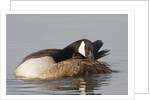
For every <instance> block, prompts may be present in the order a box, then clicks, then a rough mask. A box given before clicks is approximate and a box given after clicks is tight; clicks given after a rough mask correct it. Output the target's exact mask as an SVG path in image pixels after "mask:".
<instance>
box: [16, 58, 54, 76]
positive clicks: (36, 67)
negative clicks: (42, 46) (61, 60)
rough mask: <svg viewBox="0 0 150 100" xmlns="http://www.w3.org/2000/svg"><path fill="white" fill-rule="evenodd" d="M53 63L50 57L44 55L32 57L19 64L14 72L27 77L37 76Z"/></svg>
mask: <svg viewBox="0 0 150 100" xmlns="http://www.w3.org/2000/svg"><path fill="white" fill-rule="evenodd" d="M54 65H55V61H54V59H53V58H52V57H49V56H45V57H40V58H32V59H29V60H27V61H25V62H23V63H22V64H21V65H19V66H18V67H17V68H16V70H15V72H14V74H15V75H16V76H24V77H29V78H39V77H41V75H42V74H43V73H44V72H46V71H47V70H49V69H50V68H51V67H53V66H54Z"/></svg>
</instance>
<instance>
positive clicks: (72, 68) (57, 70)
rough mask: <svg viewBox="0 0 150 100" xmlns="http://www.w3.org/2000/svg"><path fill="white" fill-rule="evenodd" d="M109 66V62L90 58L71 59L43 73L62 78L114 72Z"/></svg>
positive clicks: (50, 76) (46, 75) (47, 75)
mask: <svg viewBox="0 0 150 100" xmlns="http://www.w3.org/2000/svg"><path fill="white" fill-rule="evenodd" d="M108 67H109V65H108V64H107V63H104V62H98V61H94V60H90V59H69V60H66V61H62V62H59V63H57V64H56V65H55V66H53V67H52V68H51V69H49V70H48V71H47V72H46V73H43V74H44V75H43V76H45V77H49V78H61V77H68V76H69V77H72V76H79V75H89V74H94V73H110V72H112V70H110V69H109V68H108Z"/></svg>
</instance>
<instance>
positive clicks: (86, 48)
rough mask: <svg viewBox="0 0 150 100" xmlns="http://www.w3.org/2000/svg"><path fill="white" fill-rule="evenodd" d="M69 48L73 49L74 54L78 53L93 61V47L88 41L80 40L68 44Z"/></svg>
mask: <svg viewBox="0 0 150 100" xmlns="http://www.w3.org/2000/svg"><path fill="white" fill-rule="evenodd" d="M69 46H71V47H73V48H74V52H77V53H80V54H81V55H83V56H84V57H85V58H88V59H94V56H93V51H94V46H93V44H92V42H91V41H90V40H87V39H81V40H78V41H76V42H74V43H72V44H70V45H69Z"/></svg>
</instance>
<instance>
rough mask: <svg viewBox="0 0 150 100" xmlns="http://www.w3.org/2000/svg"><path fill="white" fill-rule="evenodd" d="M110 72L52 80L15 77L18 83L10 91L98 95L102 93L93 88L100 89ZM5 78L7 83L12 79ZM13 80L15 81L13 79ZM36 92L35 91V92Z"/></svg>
mask: <svg viewBox="0 0 150 100" xmlns="http://www.w3.org/2000/svg"><path fill="white" fill-rule="evenodd" d="M110 79H111V74H93V75H89V76H80V77H68V78H61V79H53V80H36V79H34V80H30V79H16V81H18V85H16V84H15V85H14V88H13V86H12V84H11V85H9V84H7V85H8V86H10V87H11V90H9V91H10V92H11V93H10V92H8V93H7V94H9V93H10V94H12V92H17V93H16V94H25V93H27V94H28V95H30V92H36V91H40V93H39V92H38V94H42V95H45V94H46V95H54V94H57V95H96V94H97V95H100V94H102V93H95V92H94V90H97V89H100V87H101V86H104V85H107V84H109V82H110ZM10 81H11V80H7V83H11V82H13V81H11V82H10ZM14 82H15V81H14ZM16 86H17V87H16ZM32 94H33V93H32ZM35 94H36V93H35Z"/></svg>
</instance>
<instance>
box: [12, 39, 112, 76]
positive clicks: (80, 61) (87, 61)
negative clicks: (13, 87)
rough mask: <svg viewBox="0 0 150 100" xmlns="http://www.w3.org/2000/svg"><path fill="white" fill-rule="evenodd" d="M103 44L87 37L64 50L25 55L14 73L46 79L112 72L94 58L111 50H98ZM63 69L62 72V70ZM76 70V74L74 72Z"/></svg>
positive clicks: (48, 50) (50, 50) (47, 50)
mask: <svg viewBox="0 0 150 100" xmlns="http://www.w3.org/2000/svg"><path fill="white" fill-rule="evenodd" d="M102 45H103V43H102V41H100V40H99V41H95V42H93V43H92V42H91V41H89V40H87V39H82V40H78V41H76V42H74V43H72V44H70V45H69V46H67V47H65V48H64V49H62V50H60V49H46V50H42V51H39V52H36V53H33V54H30V55H29V56H27V57H25V58H24V59H23V61H22V62H21V63H20V64H19V65H18V66H17V68H16V69H15V71H14V74H15V76H17V77H18V76H19V77H28V78H44V79H45V78H58V77H66V76H77V75H84V74H85V75H87V73H88V74H91V73H98V72H104V73H106V72H111V70H110V69H109V68H108V67H107V66H108V64H106V63H100V62H98V61H94V59H98V58H100V57H103V56H105V55H107V52H109V50H103V51H100V52H98V50H99V49H100V48H101V46H102ZM94 57H95V58H94ZM77 65H78V66H77ZM98 66H100V67H98ZM102 66H103V67H102ZM71 67H72V70H71ZM77 67H78V68H77ZM66 68H67V69H66ZM75 68H77V69H81V70H80V71H75V70H73V69H75ZM61 70H62V72H60V71H61ZM82 70H85V71H82ZM65 71H66V72H65ZM68 71H70V72H71V71H72V74H67V73H68ZM75 72H76V74H73V73H75ZM85 72H86V73H85ZM54 73H55V74H54ZM56 73H57V74H56ZM61 73H64V74H61Z"/></svg>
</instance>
